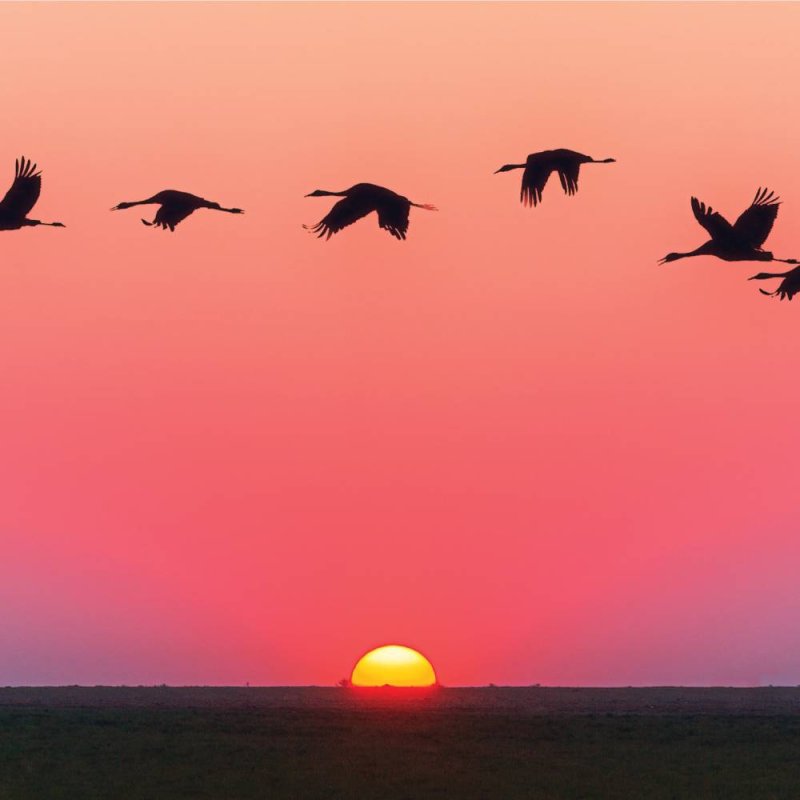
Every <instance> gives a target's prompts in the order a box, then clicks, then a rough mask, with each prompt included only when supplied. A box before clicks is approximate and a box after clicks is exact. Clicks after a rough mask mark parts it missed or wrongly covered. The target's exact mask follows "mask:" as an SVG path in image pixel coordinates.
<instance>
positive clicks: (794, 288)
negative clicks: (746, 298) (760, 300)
mask: <svg viewBox="0 0 800 800" xmlns="http://www.w3.org/2000/svg"><path fill="white" fill-rule="evenodd" d="M767 278H783V280H782V281H781V282H780V284H778V288H777V289H776V290H775V291H774V292H768V291H767V290H766V289H759V290H758V291H759V292H761V294H766V295H768V296H770V297H776V296H777V297H780V299H781V300H783V299H784V298H786V299H787V300H791V299H792V298H793V297H794V296H795V295H796V294H797V293H798V292H800V267H795V268H794V269H790V270H789V271H788V272H759V273H758V275H753V276H752V277H751V278H748V279H747V280H749V281H764V280H767Z"/></svg>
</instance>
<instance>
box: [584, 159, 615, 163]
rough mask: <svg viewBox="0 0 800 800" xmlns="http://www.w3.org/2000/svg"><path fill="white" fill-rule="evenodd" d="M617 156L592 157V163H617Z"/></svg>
mask: <svg viewBox="0 0 800 800" xmlns="http://www.w3.org/2000/svg"><path fill="white" fill-rule="evenodd" d="M616 161H617V159H616V158H590V159H589V163H590V164H615V163H616Z"/></svg>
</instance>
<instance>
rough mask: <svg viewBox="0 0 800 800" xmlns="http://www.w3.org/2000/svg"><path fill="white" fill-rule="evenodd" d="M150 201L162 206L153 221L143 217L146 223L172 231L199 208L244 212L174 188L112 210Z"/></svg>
mask: <svg viewBox="0 0 800 800" xmlns="http://www.w3.org/2000/svg"><path fill="white" fill-rule="evenodd" d="M150 203H156V204H158V205H160V206H161V208H159V209H158V211H157V212H156V217H155V219H154V220H153V221H152V222H148V221H147V220H146V219H143V220H142V222H143V223H144V224H145V225H149V226H154V227H156V228H162V229H163V230H166V229H167V228H169V229H170V230H171V231H174V230H175V226H176V225H177V224H178V223H179V222H183V220H185V219H186V217H188V216H189V214H191V213H192V212H193V211H197V209H198V208H210V209H213V210H214V211H226V212H227V213H228V214H244V211H242V209H241V208H223V207H222V206H221V205H220V204H219V203H214V202H212V201H211V200H206V199H204V198H202V197H198V196H197V195H196V194H190V193H189V192H178V191H175V190H174V189H165V190H164V191H163V192H159V193H158V194H154V195H153V196H152V197H148V198H147V200H133V201H132V202H125V203H119V204H118V205H115V206H114V208H112V209H111V210H112V211H121V210H122V209H125V208H131V207H132V206H143V205H148V204H150Z"/></svg>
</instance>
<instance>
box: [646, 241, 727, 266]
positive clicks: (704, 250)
mask: <svg viewBox="0 0 800 800" xmlns="http://www.w3.org/2000/svg"><path fill="white" fill-rule="evenodd" d="M713 248H714V243H713V242H705V243H704V244H701V245H700V247H698V248H697V249H696V250H692V251H691V252H689V253H667V255H665V256H664V258H662V259H661V261H659V262H658V263H659V264H669V263H670V262H671V261H677V260H678V259H679V258H691V257H692V256H705V255H713V252H712V251H713Z"/></svg>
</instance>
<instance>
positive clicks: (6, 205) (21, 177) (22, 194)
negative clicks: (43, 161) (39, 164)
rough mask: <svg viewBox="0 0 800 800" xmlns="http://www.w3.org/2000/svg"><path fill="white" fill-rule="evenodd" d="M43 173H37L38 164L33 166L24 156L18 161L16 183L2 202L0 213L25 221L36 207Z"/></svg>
mask: <svg viewBox="0 0 800 800" xmlns="http://www.w3.org/2000/svg"><path fill="white" fill-rule="evenodd" d="M40 176H41V173H40V172H36V164H31V162H30V159H28V160H27V161H26V160H25V157H24V156H23V157H22V158H21V159H20V158H18V159H17V161H16V169H15V171H14V183H12V184H11V188H10V189H9V190H8V191H7V192H6V196H5V197H4V198H3V199H2V201H0V212H2V213H3V214H7V215H9V216H12V217H18V218H19V219H23V218H24V217H26V216H27V215H28V213H29V212H30V210H31V209H32V208H33V207H34V206H35V205H36V201H37V200H38V199H39V193H40V192H41V191H42V179H41V177H40Z"/></svg>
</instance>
